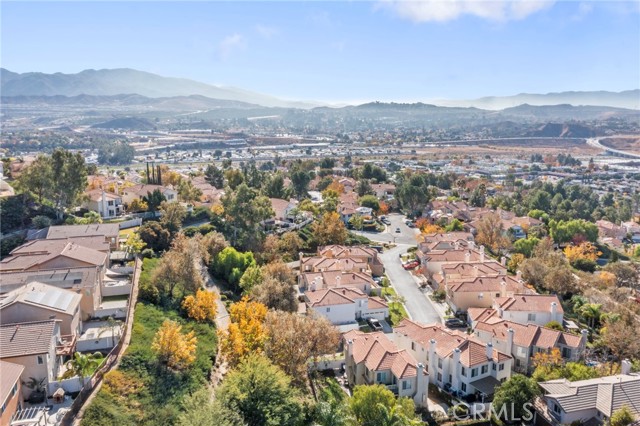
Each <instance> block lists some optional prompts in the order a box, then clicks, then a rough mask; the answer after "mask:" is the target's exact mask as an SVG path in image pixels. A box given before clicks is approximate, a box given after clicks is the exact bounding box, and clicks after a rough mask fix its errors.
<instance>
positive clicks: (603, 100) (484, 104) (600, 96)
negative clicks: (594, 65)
mask: <svg viewBox="0 0 640 426" xmlns="http://www.w3.org/2000/svg"><path fill="white" fill-rule="evenodd" d="M433 103H434V104H436V105H441V106H461V107H476V108H482V109H490V110H501V109H505V108H511V107H516V106H518V105H522V104H528V105H534V106H541V105H558V104H569V105H573V106H579V105H595V106H608V107H615V108H628V109H636V110H638V109H640V89H636V90H625V91H623V92H607V91H594V92H559V93H547V94H532V93H520V94H519V95H514V96H489V97H484V98H479V99H472V100H438V101H433Z"/></svg>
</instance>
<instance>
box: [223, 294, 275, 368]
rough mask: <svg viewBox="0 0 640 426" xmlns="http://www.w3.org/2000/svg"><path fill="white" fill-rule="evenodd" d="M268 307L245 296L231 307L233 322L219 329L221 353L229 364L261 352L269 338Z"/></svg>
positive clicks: (234, 364) (230, 312)
mask: <svg viewBox="0 0 640 426" xmlns="http://www.w3.org/2000/svg"><path fill="white" fill-rule="evenodd" d="M266 316H267V307H266V306H265V305H263V304H262V303H258V302H253V301H250V300H249V298H248V297H246V296H245V297H243V298H242V299H241V300H240V301H239V302H236V303H234V304H232V305H231V306H230V307H229V319H230V320H231V323H230V324H229V327H228V328H227V330H219V331H218V338H219V341H220V353H221V354H222V355H223V356H224V357H225V359H226V360H227V362H228V363H229V365H231V366H236V365H238V363H240V361H241V360H242V359H243V358H244V357H246V356H247V355H249V354H251V353H261V352H262V350H263V348H264V344H265V342H266V340H267V333H266V331H265V328H264V321H265V318H266Z"/></svg>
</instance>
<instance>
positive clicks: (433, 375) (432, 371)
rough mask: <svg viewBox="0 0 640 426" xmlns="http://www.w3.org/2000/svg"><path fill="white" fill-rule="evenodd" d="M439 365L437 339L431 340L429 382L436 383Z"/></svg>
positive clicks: (428, 368) (428, 366)
mask: <svg viewBox="0 0 640 426" xmlns="http://www.w3.org/2000/svg"><path fill="white" fill-rule="evenodd" d="M437 365H438V362H437V360H436V341H435V339H431V340H429V364H428V365H427V370H428V371H429V376H430V378H429V381H431V382H435V381H436V377H437V374H436V373H435V372H436V368H437V367H436V366H437Z"/></svg>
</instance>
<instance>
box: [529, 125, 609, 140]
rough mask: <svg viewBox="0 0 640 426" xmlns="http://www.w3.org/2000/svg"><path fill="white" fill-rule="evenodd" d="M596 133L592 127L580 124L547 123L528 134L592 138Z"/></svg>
mask: <svg viewBox="0 0 640 426" xmlns="http://www.w3.org/2000/svg"><path fill="white" fill-rule="evenodd" d="M595 135H596V133H595V131H594V130H593V129H590V128H589V127H586V126H582V125H580V124H567V123H564V124H562V123H547V124H545V125H544V126H541V127H540V128H539V129H537V130H535V131H534V132H532V133H531V134H530V135H529V136H535V137H552V138H558V137H560V138H592V137H594V136H595Z"/></svg>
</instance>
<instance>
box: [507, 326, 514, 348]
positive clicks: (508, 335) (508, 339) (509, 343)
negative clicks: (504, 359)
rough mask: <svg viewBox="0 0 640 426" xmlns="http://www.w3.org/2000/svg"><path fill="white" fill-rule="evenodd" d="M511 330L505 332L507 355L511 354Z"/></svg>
mask: <svg viewBox="0 0 640 426" xmlns="http://www.w3.org/2000/svg"><path fill="white" fill-rule="evenodd" d="M513 334H514V331H513V328H510V329H508V330H507V354H509V355H511V354H513Z"/></svg>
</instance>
